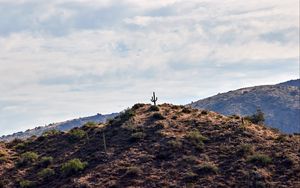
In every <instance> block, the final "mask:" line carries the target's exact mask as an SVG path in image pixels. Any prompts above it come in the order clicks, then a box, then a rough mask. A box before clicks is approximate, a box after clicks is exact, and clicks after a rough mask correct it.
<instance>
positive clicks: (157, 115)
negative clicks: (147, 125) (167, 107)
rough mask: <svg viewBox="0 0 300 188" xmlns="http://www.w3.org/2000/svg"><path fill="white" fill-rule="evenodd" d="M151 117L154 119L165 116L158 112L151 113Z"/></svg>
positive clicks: (160, 118)
mask: <svg viewBox="0 0 300 188" xmlns="http://www.w3.org/2000/svg"><path fill="white" fill-rule="evenodd" d="M152 118H153V119H155V120H163V119H165V117H164V116H163V115H161V114H160V113H154V114H153V115H152Z"/></svg>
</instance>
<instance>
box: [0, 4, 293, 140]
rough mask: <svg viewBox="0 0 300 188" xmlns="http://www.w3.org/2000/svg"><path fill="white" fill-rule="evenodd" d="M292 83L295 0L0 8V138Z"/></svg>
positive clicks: (47, 5)
mask: <svg viewBox="0 0 300 188" xmlns="http://www.w3.org/2000/svg"><path fill="white" fill-rule="evenodd" d="M296 78H299V1H298V0H285V1H282V0H251V1H247V2H246V1H242V0H226V1H224V0H151V1H149V0H123V1H121V0H118V1H117V0H98V1H96V0H51V1H49V0H16V1H11V0H0V135H4V134H10V133H13V132H16V131H21V130H26V129H28V128H33V127H36V126H40V125H45V124H49V123H52V122H59V121H64V120H67V119H72V118H77V117H84V116H88V115H94V114H96V113H102V114H105V113H112V112H119V111H121V110H123V109H125V108H127V107H130V106H132V105H133V104H135V103H137V102H143V103H150V98H151V95H152V92H153V91H156V93H157V96H158V102H159V103H165V102H166V103H173V104H187V103H190V102H191V101H196V100H199V99H201V98H205V97H209V96H211V95H215V94H217V93H221V92H226V91H229V90H234V89H238V88H241V87H247V86H254V85H264V84H276V83H279V82H283V81H286V80H290V79H296Z"/></svg>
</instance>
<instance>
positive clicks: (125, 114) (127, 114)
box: [119, 108, 135, 122]
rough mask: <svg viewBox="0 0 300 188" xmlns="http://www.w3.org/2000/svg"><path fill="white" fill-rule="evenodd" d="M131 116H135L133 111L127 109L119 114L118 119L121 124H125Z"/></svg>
mask: <svg viewBox="0 0 300 188" xmlns="http://www.w3.org/2000/svg"><path fill="white" fill-rule="evenodd" d="M133 116H135V113H134V111H133V110H132V109H130V108H128V109H126V110H125V111H123V112H121V113H120V115H119V118H120V120H121V122H125V121H128V120H129V119H130V118H132V117H133Z"/></svg>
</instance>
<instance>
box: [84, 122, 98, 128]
mask: <svg viewBox="0 0 300 188" xmlns="http://www.w3.org/2000/svg"><path fill="white" fill-rule="evenodd" d="M83 126H85V127H96V126H97V123H95V122H92V121H89V122H86V123H85V124H84V125H83Z"/></svg>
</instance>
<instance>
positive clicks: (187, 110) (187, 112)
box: [182, 107, 192, 114]
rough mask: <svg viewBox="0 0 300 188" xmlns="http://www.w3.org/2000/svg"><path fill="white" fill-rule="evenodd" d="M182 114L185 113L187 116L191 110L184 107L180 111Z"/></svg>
mask: <svg viewBox="0 0 300 188" xmlns="http://www.w3.org/2000/svg"><path fill="white" fill-rule="evenodd" d="M182 112H183V113H186V114H189V113H191V112H192V111H191V109H189V108H186V107H184V108H183V109H182Z"/></svg>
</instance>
